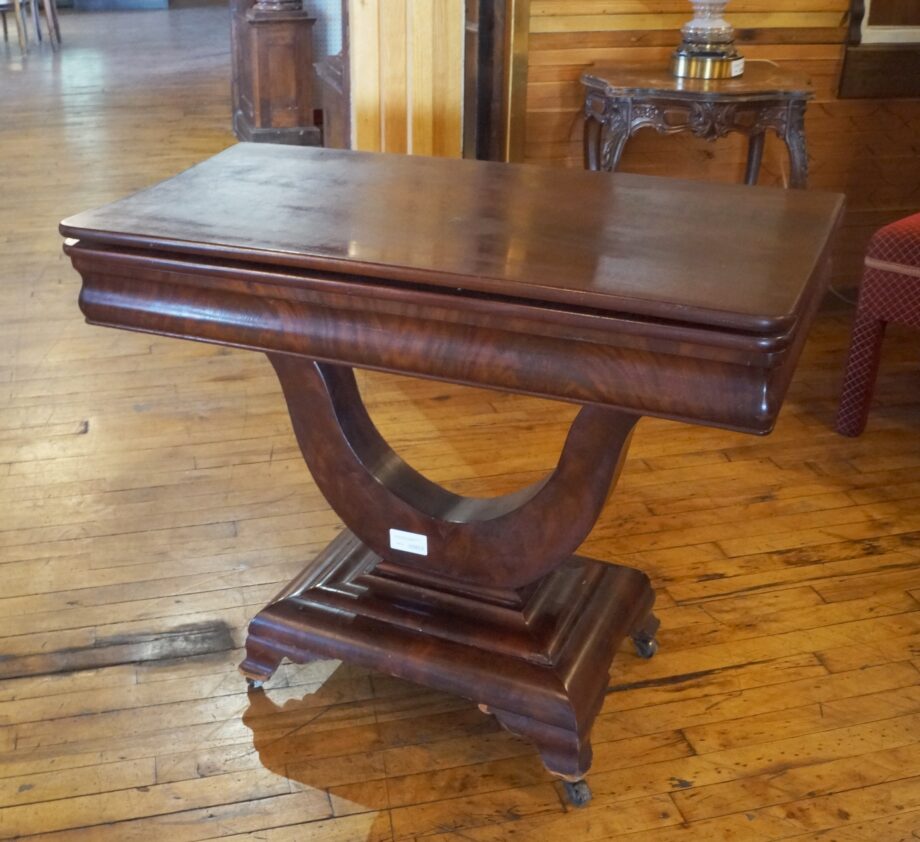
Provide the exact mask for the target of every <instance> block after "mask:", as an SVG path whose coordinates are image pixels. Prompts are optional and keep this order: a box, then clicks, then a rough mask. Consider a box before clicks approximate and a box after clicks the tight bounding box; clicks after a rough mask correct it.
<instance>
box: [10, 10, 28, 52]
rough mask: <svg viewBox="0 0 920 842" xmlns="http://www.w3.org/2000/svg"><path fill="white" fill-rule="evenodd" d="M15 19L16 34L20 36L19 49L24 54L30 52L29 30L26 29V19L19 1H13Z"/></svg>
mask: <svg viewBox="0 0 920 842" xmlns="http://www.w3.org/2000/svg"><path fill="white" fill-rule="evenodd" d="M13 17H14V18H15V19H16V34H17V35H18V36H19V49H20V50H22V52H23V53H26V52H28V50H29V30H28V28H27V27H26V18H25V15H24V14H23V13H22V5H21V4H20V2H19V0H13Z"/></svg>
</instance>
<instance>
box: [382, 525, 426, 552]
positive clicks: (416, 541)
mask: <svg viewBox="0 0 920 842" xmlns="http://www.w3.org/2000/svg"><path fill="white" fill-rule="evenodd" d="M390 547H391V548H392V549H394V550H402V551H403V552H404V553H415V554H416V555H428V536H427V535H420V534H419V533H418V532H403V530H402V529H391V530H390Z"/></svg>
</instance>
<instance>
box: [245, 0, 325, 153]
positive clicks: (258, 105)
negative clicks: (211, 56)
mask: <svg viewBox="0 0 920 842" xmlns="http://www.w3.org/2000/svg"><path fill="white" fill-rule="evenodd" d="M232 9H233V14H232V24H231V26H232V32H231V39H232V44H233V131H234V133H235V134H236V136H237V137H238V138H239V139H240V140H253V141H266V142H269V143H292V144H298V145H301V146H319V145H320V144H321V143H322V136H321V132H320V129H319V127H318V126H316V125H315V124H314V121H313V110H314V108H315V107H316V102H315V98H314V75H313V24H314V23H315V22H316V21H315V19H314V18H311V17H310V16H309V15H308V14H307V13H306V12H305V11H304V9H303V2H302V0H257V2H256V3H255V4H253V3H252V0H234V3H233V6H232Z"/></svg>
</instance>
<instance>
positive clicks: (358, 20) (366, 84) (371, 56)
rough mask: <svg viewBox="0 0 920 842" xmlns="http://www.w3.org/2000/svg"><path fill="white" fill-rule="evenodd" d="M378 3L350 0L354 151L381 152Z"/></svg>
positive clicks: (365, 0) (375, 0)
mask: <svg viewBox="0 0 920 842" xmlns="http://www.w3.org/2000/svg"><path fill="white" fill-rule="evenodd" d="M377 2H378V0H351V5H350V7H349V11H348V26H349V28H350V32H349V35H350V37H351V50H350V54H351V108H352V112H351V125H352V135H353V136H352V146H353V147H354V148H355V149H370V150H379V149H380V26H379V18H378V14H377Z"/></svg>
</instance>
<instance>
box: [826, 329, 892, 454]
mask: <svg viewBox="0 0 920 842" xmlns="http://www.w3.org/2000/svg"><path fill="white" fill-rule="evenodd" d="M885 325H886V322H883V321H882V320H881V319H879V318H876V317H875V316H873V315H870V314H868V313H859V312H857V314H856V321H855V323H854V325H853V336H852V337H851V339H850V352H849V355H848V357H847V367H846V373H845V374H844V377H843V390H842V391H841V394H840V406H839V407H838V409H837V424H836V427H837V432H838V433H840V435H842V436H858V435H860V433H862V431H863V430H864V429H865V428H866V419H867V418H868V416H869V404H870V403H871V401H872V392H873V390H874V388H875V378H876V375H877V374H878V362H879V356H880V355H881V351H882V339H883V338H884V336H885Z"/></svg>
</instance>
